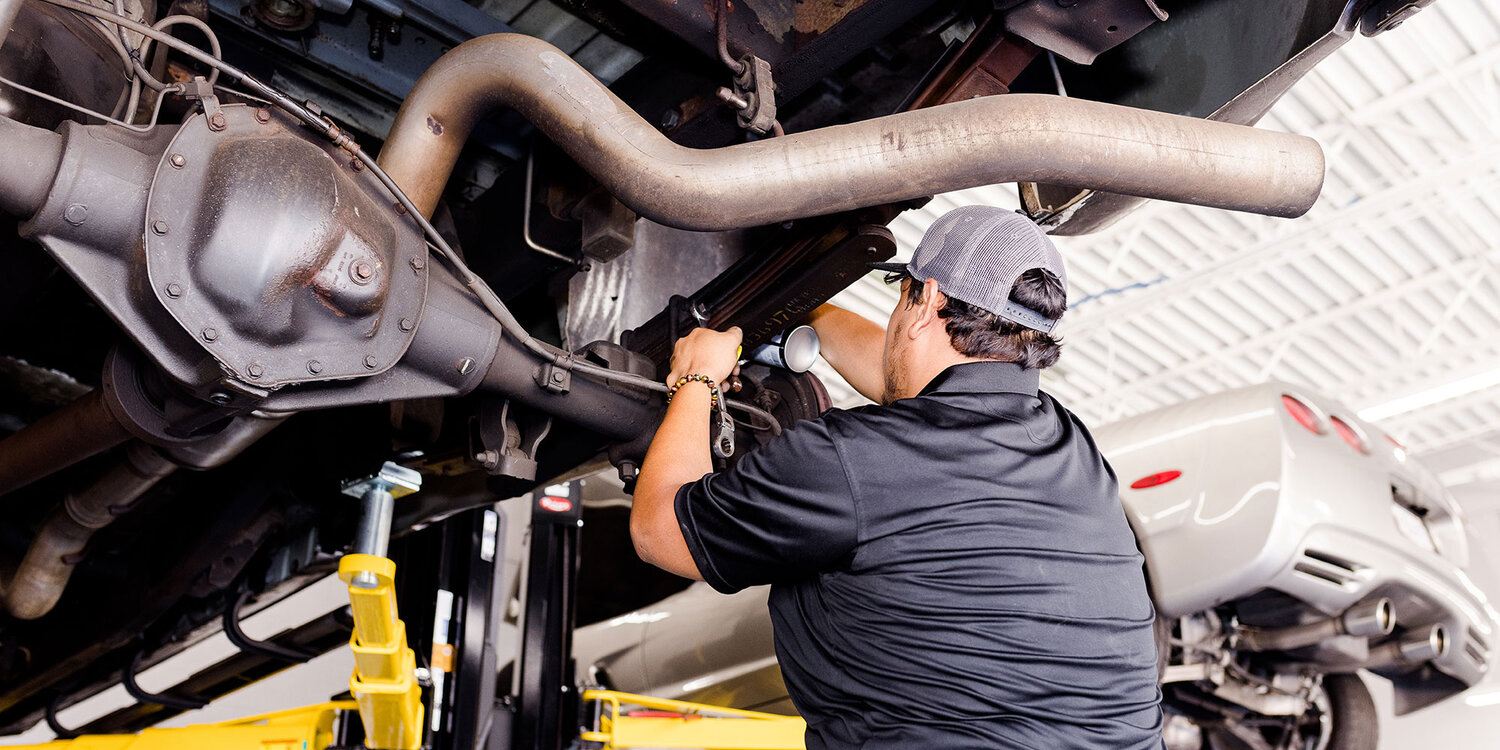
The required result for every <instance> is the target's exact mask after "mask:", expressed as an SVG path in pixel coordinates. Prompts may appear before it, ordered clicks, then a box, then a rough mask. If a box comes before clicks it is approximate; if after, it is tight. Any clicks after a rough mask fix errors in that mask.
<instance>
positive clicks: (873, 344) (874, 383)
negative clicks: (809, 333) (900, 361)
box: [807, 303, 885, 403]
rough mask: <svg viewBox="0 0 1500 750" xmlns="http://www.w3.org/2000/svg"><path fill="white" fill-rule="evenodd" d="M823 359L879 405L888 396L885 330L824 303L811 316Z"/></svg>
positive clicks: (853, 314)
mask: <svg viewBox="0 0 1500 750" xmlns="http://www.w3.org/2000/svg"><path fill="white" fill-rule="evenodd" d="M807 324H808V325H810V326H812V327H813V330H814V331H817V332H818V346H819V348H820V349H821V350H822V354H823V358H824V359H826V360H828V364H830V365H833V369H835V370H837V371H838V373H839V375H842V376H843V378H844V380H847V381H849V385H852V386H854V390H856V391H859V392H860V394H861V395H863V396H864V397H865V398H867V399H870V400H871V401H874V402H876V403H879V402H880V400H881V398H882V397H883V396H884V395H885V365H884V362H883V360H884V357H885V329H884V328H881V327H880V326H878V325H876V324H875V323H872V322H870V321H869V320H867V319H865V318H864V317H862V316H860V315H858V314H856V313H852V312H849V311H848V310H845V309H843V308H841V307H835V306H833V305H831V304H827V303H824V304H823V305H821V306H819V307H818V309H816V310H814V311H813V312H812V314H811V315H810V316H808V319H807Z"/></svg>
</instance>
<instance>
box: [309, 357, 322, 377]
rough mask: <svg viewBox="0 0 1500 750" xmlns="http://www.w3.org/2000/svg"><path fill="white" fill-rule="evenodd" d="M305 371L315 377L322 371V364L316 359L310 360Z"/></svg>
mask: <svg viewBox="0 0 1500 750" xmlns="http://www.w3.org/2000/svg"><path fill="white" fill-rule="evenodd" d="M307 371H308V372H310V373H312V374H314V375H317V374H318V373H320V372H322V371H323V363H322V362H319V361H318V360H316V359H310V360H308V361H307Z"/></svg>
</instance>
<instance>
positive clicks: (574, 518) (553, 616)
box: [501, 482, 583, 750]
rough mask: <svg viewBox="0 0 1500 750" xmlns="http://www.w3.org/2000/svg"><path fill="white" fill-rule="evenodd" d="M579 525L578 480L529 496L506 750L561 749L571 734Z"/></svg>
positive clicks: (575, 712)
mask: <svg viewBox="0 0 1500 750" xmlns="http://www.w3.org/2000/svg"><path fill="white" fill-rule="evenodd" d="M582 527H583V499H582V493H581V491H580V486H579V483H578V482H562V483H559V484H554V485H551V486H549V487H547V488H545V489H543V490H541V491H538V492H536V493H535V494H534V495H533V498H532V507H531V554H530V561H529V564H528V568H527V573H526V620H525V623H524V625H523V630H522V634H521V652H520V664H519V666H520V670H521V686H520V694H519V695H518V696H517V698H518V703H519V707H518V712H517V716H516V726H515V738H514V744H513V745H511V746H510V747H509V748H506V750H562V748H564V747H566V746H567V745H568V743H570V742H571V741H572V740H573V738H575V737H577V736H578V729H579V726H578V724H579V722H578V695H577V691H576V688H575V685H574V669H573V620H574V615H575V612H576V611H577V601H576V599H577V589H578V586H577V584H578V553H579V549H578V537H579V533H580V530H581V528H582ZM501 747H502V748H504V747H505V746H503V745H502V746H501Z"/></svg>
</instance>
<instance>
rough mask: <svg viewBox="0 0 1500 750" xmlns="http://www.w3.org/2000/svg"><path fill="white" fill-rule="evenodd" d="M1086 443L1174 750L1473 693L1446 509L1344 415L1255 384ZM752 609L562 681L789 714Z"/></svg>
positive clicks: (1292, 741) (719, 603)
mask: <svg viewBox="0 0 1500 750" xmlns="http://www.w3.org/2000/svg"><path fill="white" fill-rule="evenodd" d="M1094 435H1095V439H1096V441H1097V443H1098V445H1099V448H1100V450H1101V451H1102V452H1103V453H1104V455H1105V456H1106V457H1107V458H1108V459H1109V462H1110V464H1111V465H1112V466H1113V467H1114V469H1115V472H1116V475H1117V477H1118V479H1119V481H1120V495H1121V501H1122V502H1123V503H1124V504H1125V508H1126V511H1127V516H1128V517H1129V519H1130V522H1131V525H1132V526H1133V527H1134V529H1135V532H1136V537H1137V539H1138V541H1139V544H1140V547H1141V551H1142V553H1143V554H1144V555H1145V558H1146V570H1147V576H1148V579H1149V581H1150V584H1151V588H1152V594H1153V598H1154V600H1155V602H1156V607H1157V611H1158V615H1159V617H1158V647H1159V651H1160V654H1161V670H1162V677H1163V706H1164V710H1165V711H1166V714H1167V720H1166V724H1165V737H1164V739H1165V741H1166V746H1167V748H1168V749H1169V750H1199V749H1200V748H1210V749H1217V748H1245V749H1246V750H1261V749H1265V750H1270V749H1271V748H1278V749H1279V748H1299V749H1301V750H1326V749H1333V750H1355V749H1356V748H1358V749H1360V750H1367V749H1368V748H1372V747H1375V745H1376V734H1377V728H1376V722H1375V711H1374V705H1373V703H1372V701H1371V699H1370V696H1369V693H1368V691H1367V690H1366V689H1365V687H1364V684H1363V683H1362V682H1361V681H1360V680H1359V678H1358V677H1357V676H1356V675H1355V674H1354V673H1355V672H1356V671H1358V670H1360V669H1367V670H1370V671H1373V672H1375V673H1377V674H1380V675H1382V676H1384V677H1387V678H1389V679H1390V680H1391V681H1392V683H1393V685H1394V687H1395V698H1396V710H1397V712H1398V713H1406V712H1409V711H1413V710H1416V709H1418V708H1421V707H1423V706H1426V705H1429V704H1431V703H1433V702H1436V701H1438V700H1442V699H1443V698H1446V697H1448V696H1451V695H1453V694H1455V693H1458V692H1460V691H1462V690H1464V689H1465V688H1467V687H1469V686H1471V685H1473V684H1474V683H1476V682H1478V681H1479V679H1480V678H1481V677H1482V676H1483V675H1484V673H1485V671H1486V670H1487V668H1488V662H1489V657H1490V648H1491V644H1492V643H1495V641H1496V637H1497V636H1496V628H1497V627H1500V615H1497V613H1496V611H1495V610H1494V609H1493V608H1492V607H1491V605H1490V604H1489V602H1488V601H1487V599H1486V598H1485V596H1484V594H1483V593H1482V592H1481V591H1480V590H1479V589H1478V588H1477V587H1476V586H1475V585H1474V584H1473V582H1472V581H1470V580H1469V578H1468V576H1467V575H1465V573H1464V568H1465V567H1466V566H1467V564H1468V547H1467V539H1466V536H1465V531H1464V524H1463V513H1462V511H1461V509H1460V508H1459V506H1458V505H1457V503H1456V502H1455V501H1454V500H1453V498H1452V496H1451V495H1450V494H1449V493H1448V492H1447V491H1446V490H1445V489H1444V488H1443V487H1442V485H1441V484H1439V483H1438V481H1437V479H1436V478H1435V477H1434V476H1433V475H1432V474H1431V473H1430V472H1428V471H1427V470H1426V469H1424V468H1422V467H1421V466H1420V465H1419V464H1418V463H1417V462H1416V461H1415V460H1413V459H1411V458H1410V457H1408V456H1407V455H1406V451H1405V449H1403V448H1402V447H1401V446H1400V445H1399V444H1398V443H1397V442H1396V441H1395V440H1393V439H1392V438H1390V437H1389V436H1388V435H1386V434H1385V433H1383V432H1382V431H1381V430H1380V429H1379V428H1377V427H1376V426H1374V425H1372V424H1369V423H1367V422H1364V421H1363V420H1360V419H1359V418H1358V417H1357V416H1355V415H1354V413H1353V412H1352V411H1351V410H1349V409H1347V408H1345V407H1343V406H1341V405H1339V404H1338V403H1337V402H1335V401H1332V400H1329V399H1326V398H1323V397H1321V396H1317V395H1315V394H1313V393H1312V392H1310V391H1308V390H1307V389H1305V388H1300V387H1296V386H1292V385H1288V384H1285V383H1267V384H1262V385H1256V386H1252V387H1249V388H1244V389H1240V390H1235V391H1230V392H1226V393H1221V394H1217V395H1213V396H1208V397H1204V398H1199V399H1195V400H1192V401H1187V402H1184V403H1181V404H1178V405H1175V406H1171V407H1168V408H1164V409H1159V410H1157V411H1153V412H1150V413H1147V414H1142V415H1140V416H1136V417H1132V418H1130V419H1127V420H1124V421H1121V422H1117V423H1114V424H1111V425H1108V426H1105V427H1101V428H1099V429H1098V430H1096V431H1095V433H1094ZM766 593H767V592H766V590H765V589H754V590H749V591H745V592H741V593H739V594H737V595H734V596H729V597H725V596H722V595H719V594H717V593H715V592H714V591H712V590H711V589H709V588H708V587H707V586H706V585H704V584H695V585H693V586H691V587H689V588H688V589H687V590H685V591H683V592H681V593H678V594H676V595H674V596H671V597H669V598H667V599H664V600H662V601H660V602H658V603H657V604H655V605H653V606H651V607H647V608H644V609H641V610H639V611H636V612H632V613H629V614H626V615H623V616H620V617H616V618H613V619H611V620H607V621H604V622H600V623H597V624H594V625H591V626H589V627H586V628H582V629H580V630H579V631H578V634H577V637H576V642H575V653H576V654H577V656H578V663H579V665H580V667H581V668H589V669H590V670H591V671H590V673H591V674H592V676H593V678H594V679H595V680H596V681H598V682H601V683H605V684H608V685H609V686H611V687H615V688H618V689H623V690H630V691H638V692H645V693H650V694H655V695H661V696H665V697H673V698H683V699H687V700H694V701H701V702H707V703H717V704H723V705H730V706H736V707H743V708H757V709H761V710H772V711H777V710H780V711H788V712H790V711H791V710H793V709H792V707H791V705H790V702H789V701H788V700H787V697H786V689H785V687H784V685H783V684H782V682H781V677H780V672H779V671H778V670H777V668H776V662H775V656H774V651H773V647H772V639H771V628H770V622H769V619H768V617H767V615H766V607H765V601H766Z"/></svg>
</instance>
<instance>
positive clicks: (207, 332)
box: [203, 328, 219, 341]
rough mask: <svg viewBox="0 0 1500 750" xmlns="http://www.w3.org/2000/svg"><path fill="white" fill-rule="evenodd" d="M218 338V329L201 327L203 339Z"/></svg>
mask: <svg viewBox="0 0 1500 750" xmlns="http://www.w3.org/2000/svg"><path fill="white" fill-rule="evenodd" d="M218 338H219V331H218V330H217V329H214V328H205V329H203V340H204V341H216V340H218Z"/></svg>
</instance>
